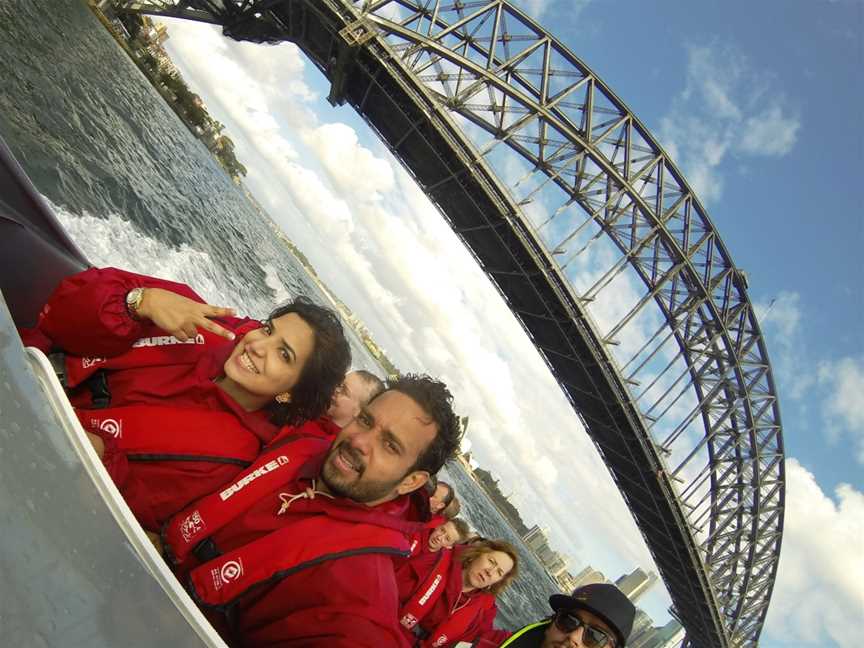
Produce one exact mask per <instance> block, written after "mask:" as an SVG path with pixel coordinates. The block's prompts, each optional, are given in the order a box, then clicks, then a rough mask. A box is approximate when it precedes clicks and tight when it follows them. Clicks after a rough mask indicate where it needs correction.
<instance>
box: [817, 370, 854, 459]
mask: <svg viewBox="0 0 864 648" xmlns="http://www.w3.org/2000/svg"><path fill="white" fill-rule="evenodd" d="M819 383H820V384H821V385H824V386H825V387H827V390H828V392H827V393H828V395H827V397H826V398H825V401H824V403H823V408H822V409H823V412H824V413H825V415H826V416H827V418H828V421H829V424H830V425H831V426H832V427H833V428H834V429H832V432H833V434H834V435H835V437H847V436H848V437H851V440H852V441H853V442H854V443H855V445H856V446H857V458H858V462H859V463H862V464H864V357H858V358H853V357H847V358H841V359H840V360H837V361H836V362H823V363H821V364H820V365H819Z"/></svg>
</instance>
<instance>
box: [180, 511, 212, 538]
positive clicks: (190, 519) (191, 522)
mask: <svg viewBox="0 0 864 648" xmlns="http://www.w3.org/2000/svg"><path fill="white" fill-rule="evenodd" d="M206 527H207V525H206V524H204V519H203V518H202V517H201V513H199V512H198V509H195V510H194V511H192V512H191V513H190V514H189V515H187V516H186V518H185V519H184V520H183V521H182V522H181V523H180V535H182V536H183V540H185V541H186V542H189V541H191V540H192V538H194V537H195V536H197V535H198V534H199V533H201V532H202V531H203V530H204V529H205V528H206Z"/></svg>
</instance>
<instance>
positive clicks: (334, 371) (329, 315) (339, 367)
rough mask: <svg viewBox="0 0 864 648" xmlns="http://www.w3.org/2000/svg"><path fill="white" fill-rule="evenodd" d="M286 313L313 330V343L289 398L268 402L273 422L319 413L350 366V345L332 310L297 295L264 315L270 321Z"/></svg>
mask: <svg viewBox="0 0 864 648" xmlns="http://www.w3.org/2000/svg"><path fill="white" fill-rule="evenodd" d="M289 313H296V314H297V315H299V316H300V318H301V319H302V320H303V321H304V322H306V323H307V324H308V325H309V327H310V328H311V329H312V330H313V331H314V332H315V347H314V348H313V349H312V355H311V356H309V359H308V360H307V361H306V364H305V365H304V367H303V370H302V371H301V372H300V379H299V380H298V381H297V384H296V385H294V387H292V388H291V401H290V402H288V403H277V402H275V401H274V402H273V403H272V404H271V405H270V406H269V410H270V415H271V416H270V420H271V421H272V422H273V423H275V424H276V425H299V424H300V423H302V422H303V421H308V420H312V419H316V418H318V417H320V416H322V415H323V414H324V413H325V412H326V411H327V408H329V407H330V399H331V398H332V397H333V392H335V391H336V388H337V387H338V386H339V385H340V384H341V383H342V381H343V380H344V379H345V372H347V371H348V367H350V366H351V347H349V346H348V341H347V340H346V339H345V333H344V332H343V331H342V324H341V322H340V321H339V317H338V316H337V315H336V313H334V312H333V311H332V310H330V309H329V308H324V307H323V306H319V305H318V304H315V303H313V302H312V301H311V300H310V299H309V298H308V297H302V296H301V297H296V298H295V299H294V300H293V301H292V302H290V303H288V304H285V305H284V306H280V307H279V308H277V309H276V310H274V311H273V312H272V313H270V316H269V317H268V318H267V319H268V321H271V322H272V321H273V320H274V319H276V318H278V317H282V316H283V315H288V314H289Z"/></svg>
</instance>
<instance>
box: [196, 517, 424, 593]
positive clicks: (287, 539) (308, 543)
mask: <svg viewBox="0 0 864 648" xmlns="http://www.w3.org/2000/svg"><path fill="white" fill-rule="evenodd" d="M370 553H381V554H392V555H394V556H400V557H401V556H405V554H406V553H407V549H406V541H405V536H404V535H403V534H402V533H400V532H399V531H397V530H396V529H392V528H386V527H381V526H378V525H376V524H364V523H362V522H357V521H354V520H339V519H335V518H332V517H330V516H328V515H315V516H312V517H306V518H302V519H300V520H294V521H291V522H290V524H287V525H286V526H285V527H284V528H282V529H280V530H278V531H274V532H272V533H268V534H266V535H264V536H262V537H260V538H258V539H257V540H254V541H252V542H250V543H248V544H245V545H243V546H241V547H238V548H237V549H235V550H233V551H229V552H227V553H225V554H223V555H221V556H219V557H218V558H215V559H213V560H210V561H208V562H206V563H204V564H203V565H200V566H198V567H196V568H195V569H193V570H192V571H191V572H190V574H189V585H188V586H189V589H190V591H191V592H192V593H193V596H194V598H195V599H196V600H197V601H198V602H199V603H201V604H203V605H206V606H209V607H216V608H219V607H223V606H225V605H227V604H229V603H231V602H233V601H234V600H236V599H237V598H238V597H240V596H242V595H243V594H244V593H245V592H247V591H248V590H249V589H250V588H251V587H253V586H255V585H257V584H259V583H272V582H274V581H276V580H278V579H281V578H284V577H286V576H289V575H291V574H294V573H296V572H298V571H300V570H302V569H305V568H307V567H312V566H315V565H319V564H321V563H322V562H323V561H327V560H336V559H338V558H344V557H347V556H352V555H357V554H370Z"/></svg>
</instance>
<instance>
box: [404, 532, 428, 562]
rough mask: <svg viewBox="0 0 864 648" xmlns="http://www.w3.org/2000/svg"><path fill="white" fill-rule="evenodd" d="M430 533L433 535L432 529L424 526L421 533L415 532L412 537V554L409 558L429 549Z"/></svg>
mask: <svg viewBox="0 0 864 648" xmlns="http://www.w3.org/2000/svg"><path fill="white" fill-rule="evenodd" d="M430 535H432V529H428V528H424V529H423V530H422V531H421V532H420V533H415V534H414V535H413V536H412V537H411V546H410V549H411V555H410V556H409V558H414V557H415V556H417V555H419V554H421V553H422V552H424V551H429V536H430Z"/></svg>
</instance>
